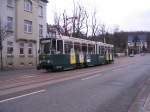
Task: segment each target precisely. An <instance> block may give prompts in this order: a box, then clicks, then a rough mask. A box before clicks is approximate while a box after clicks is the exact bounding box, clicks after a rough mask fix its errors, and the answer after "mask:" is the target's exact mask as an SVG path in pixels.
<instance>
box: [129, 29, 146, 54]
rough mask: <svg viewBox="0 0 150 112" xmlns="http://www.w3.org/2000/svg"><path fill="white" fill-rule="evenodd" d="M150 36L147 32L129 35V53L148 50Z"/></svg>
mask: <svg viewBox="0 0 150 112" xmlns="http://www.w3.org/2000/svg"><path fill="white" fill-rule="evenodd" d="M147 38H148V34H147V33H145V32H136V33H129V34H128V52H129V53H133V52H134V53H135V54H137V53H141V52H145V50H146V48H147Z"/></svg>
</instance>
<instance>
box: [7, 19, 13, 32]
mask: <svg viewBox="0 0 150 112" xmlns="http://www.w3.org/2000/svg"><path fill="white" fill-rule="evenodd" d="M7 30H8V31H12V30H13V18H12V17H7Z"/></svg>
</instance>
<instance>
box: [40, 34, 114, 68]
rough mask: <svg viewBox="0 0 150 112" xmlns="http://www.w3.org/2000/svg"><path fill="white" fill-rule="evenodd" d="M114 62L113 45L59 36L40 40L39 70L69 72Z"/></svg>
mask: <svg viewBox="0 0 150 112" xmlns="http://www.w3.org/2000/svg"><path fill="white" fill-rule="evenodd" d="M113 61H114V59H113V45H110V44H106V43H102V42H96V41H91V40H86V39H80V38H74V37H68V36H57V37H54V38H42V39H40V55H39V64H38V66H37V69H46V70H52V71H57V70H68V69H75V68H81V67H88V66H97V65H102V64H109V63H112V62H113Z"/></svg>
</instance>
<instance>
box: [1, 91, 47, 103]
mask: <svg viewBox="0 0 150 112" xmlns="http://www.w3.org/2000/svg"><path fill="white" fill-rule="evenodd" d="M45 91H46V90H45V89H43V90H40V91H35V92H32V93H28V94H24V95H20V96H16V97H12V98H8V99H5V100H1V101H0V103H3V102H7V101H10V100H15V99H19V98H22V97H25V96H30V95H34V94H38V93H42V92H45Z"/></svg>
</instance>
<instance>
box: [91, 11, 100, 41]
mask: <svg viewBox="0 0 150 112" xmlns="http://www.w3.org/2000/svg"><path fill="white" fill-rule="evenodd" d="M91 22H92V24H91V31H92V34H91V36H92V38H95V37H96V33H97V31H98V28H99V25H98V23H97V18H96V10H94V12H93V14H92V20H91Z"/></svg>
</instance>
